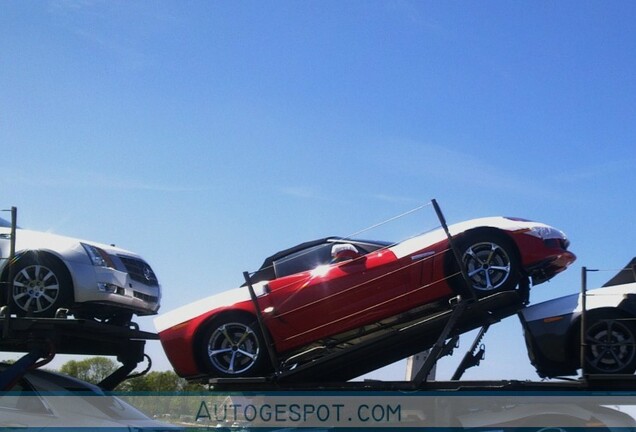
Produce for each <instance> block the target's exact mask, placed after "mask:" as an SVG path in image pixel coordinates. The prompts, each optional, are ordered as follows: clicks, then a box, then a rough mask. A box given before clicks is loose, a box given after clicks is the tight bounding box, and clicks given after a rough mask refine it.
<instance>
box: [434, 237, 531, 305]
mask: <svg viewBox="0 0 636 432" xmlns="http://www.w3.org/2000/svg"><path fill="white" fill-rule="evenodd" d="M471 236H488V237H491V238H493V240H497V239H498V240H500V241H501V242H504V243H505V245H506V246H508V247H509V250H510V252H511V254H512V255H513V256H511V257H510V258H511V259H512V260H515V261H516V262H517V263H518V266H517V267H518V269H517V272H518V276H519V278H520V279H521V278H527V277H528V275H527V274H526V272H525V271H524V268H523V265H522V264H521V252H520V250H519V245H517V243H516V242H515V241H514V239H513V238H512V236H510V234H508V233H507V232H506V231H505V230H502V229H500V228H496V227H491V226H480V227H475V228H471V229H468V230H466V231H463V232H461V233H459V234H456V235H454V236H453V237H452V241H453V245H454V246H455V247H456V248H461V245H462V243H463V242H465V241H467V240H469V239H470V238H471ZM459 253H461V252H459ZM457 265H458V263H457V261H456V259H455V254H454V253H453V251H452V250H451V249H450V248H449V250H447V251H446V253H445V258H444V272H445V274H447V275H449V274H453V273H455V272H457V271H458V270H457ZM461 278H462V277H461V275H458V276H456V277H454V278H453V279H452V280H451V281H450V282H449V283H450V284H451V286H454V289H455V290H457V291H458V292H460V293H461V292H462V290H463V289H464V288H463V287H464V283H463V282H458V281H459V280H460V279H461Z"/></svg>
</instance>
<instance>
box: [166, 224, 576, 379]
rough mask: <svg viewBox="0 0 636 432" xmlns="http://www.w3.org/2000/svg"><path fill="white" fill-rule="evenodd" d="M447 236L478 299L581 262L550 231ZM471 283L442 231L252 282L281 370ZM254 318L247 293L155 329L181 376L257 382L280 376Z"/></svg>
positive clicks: (296, 257)
mask: <svg viewBox="0 0 636 432" xmlns="http://www.w3.org/2000/svg"><path fill="white" fill-rule="evenodd" d="M449 230H450V233H451V235H452V238H453V244H454V245H455V249H456V250H457V251H458V252H459V256H460V257H461V260H462V261H463V265H464V267H465V270H466V276H467V277H468V279H470V283H471V285H472V289H473V292H474V293H476V296H477V297H485V296H488V295H491V294H494V293H498V292H501V291H507V290H513V289H515V288H516V287H517V285H518V284H519V282H520V281H521V280H522V279H528V278H529V279H530V280H531V281H532V283H533V284H534V285H536V284H540V283H542V282H545V281H546V280H548V279H550V278H552V277H553V276H555V275H556V274H557V273H559V272H561V271H563V270H565V269H566V268H567V267H568V265H570V264H571V263H572V262H573V261H574V260H575V259H576V257H575V255H574V254H573V253H571V252H569V251H568V250H567V249H568V245H569V241H568V240H567V238H566V236H565V235H564V234H563V233H562V232H561V231H559V230H557V229H555V228H552V227H550V226H548V225H545V224H542V223H536V222H530V221H527V220H524V219H518V218H505V217H491V218H483V219H475V220H470V221H467V222H462V223H459V224H455V225H451V226H450V227H449ZM465 281H466V279H465V278H463V277H462V274H461V271H460V270H459V265H458V263H457V260H456V259H455V255H454V254H453V253H452V251H451V250H450V248H449V241H448V238H447V236H446V233H445V232H444V230H442V229H441V228H440V229H437V230H434V231H430V232H428V233H425V234H422V235H419V236H417V237H413V238H410V239H408V240H406V241H403V242H401V243H397V244H391V243H387V242H378V241H364V240H351V239H344V238H338V237H328V238H324V239H320V240H316V241H311V242H306V243H303V244H300V245H297V246H295V247H292V248H289V249H286V250H284V251H281V252H278V253H276V254H274V255H272V256H271V257H269V258H267V259H266V260H265V262H264V263H263V265H262V266H261V268H260V269H259V270H258V271H256V272H255V273H253V274H251V275H250V284H251V285H252V286H253V289H254V292H255V294H256V296H257V303H258V307H259V309H260V311H261V315H262V322H263V325H264V327H265V329H266V331H267V335H266V336H267V338H268V339H269V340H270V341H271V343H272V346H273V349H274V352H275V353H276V357H277V358H278V359H279V360H282V361H284V360H285V359H299V358H302V355H301V354H300V353H303V352H307V351H312V350H315V349H316V347H318V346H321V345H323V346H328V345H329V344H330V343H333V340H339V341H342V340H343V335H344V337H349V336H350V337H351V338H354V337H357V336H356V335H357V334H358V333H359V332H360V331H361V330H362V329H363V330H364V331H365V332H368V331H372V330H369V329H370V328H371V329H372V328H373V324H374V323H379V322H381V321H383V320H387V319H389V318H395V317H400V316H401V315H402V314H406V313H412V312H413V311H416V312H418V311H419V313H422V312H421V311H422V309H423V308H425V307H426V306H427V305H432V304H434V303H435V304H442V305H443V307H444V308H448V307H449V306H448V302H447V300H448V299H449V298H451V297H454V296H457V295H458V293H460V294H461V293H466V291H467V289H466V285H467V283H466V282H465ZM255 311H256V310H255V305H254V302H253V301H252V299H251V297H250V293H249V290H248V288H247V287H246V286H243V287H240V288H237V289H234V290H230V291H226V292H222V293H219V294H216V295H213V296H211V297H208V298H205V299H202V300H199V301H197V302H194V303H192V304H189V305H186V306H183V307H181V308H178V309H176V310H173V311H171V312H168V313H166V314H163V315H161V316H159V317H157V318H156V319H155V326H156V328H157V331H158V332H159V337H160V339H161V343H162V345H163V348H164V350H165V352H166V354H167V356H168V358H169V360H170V362H171V363H172V366H173V367H174V369H175V371H176V372H177V373H178V374H179V375H180V376H183V377H189V378H194V377H197V376H203V375H205V376H214V377H245V376H259V375H264V374H268V373H271V372H273V370H274V368H273V366H272V365H271V361H270V356H269V355H268V350H267V347H266V345H265V338H264V337H263V334H262V332H261V330H260V329H261V326H259V324H258V322H257V314H256V312H255ZM347 335H348V336H347ZM289 363H290V364H291V362H289ZM290 367H293V366H290Z"/></svg>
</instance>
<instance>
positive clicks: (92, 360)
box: [60, 357, 118, 384]
mask: <svg viewBox="0 0 636 432" xmlns="http://www.w3.org/2000/svg"><path fill="white" fill-rule="evenodd" d="M117 367H118V366H117V364H116V363H115V362H114V361H113V360H111V359H109V358H107V357H89V358H87V359H84V360H79V361H76V360H70V361H68V362H66V363H64V364H63V365H62V367H61V368H60V372H62V373H64V374H66V375H70V376H74V377H75V378H79V379H81V380H82V381H87V382H89V383H93V384H97V383H99V382H100V381H101V380H103V379H104V378H106V377H107V376H108V375H110V374H111V373H113V372H114V371H115V370H116V369H117Z"/></svg>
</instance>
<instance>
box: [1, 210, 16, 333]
mask: <svg viewBox="0 0 636 432" xmlns="http://www.w3.org/2000/svg"><path fill="white" fill-rule="evenodd" d="M17 220H18V209H17V207H11V238H10V239H9V257H8V261H7V262H8V264H7V270H8V277H7V285H6V287H5V289H4V292H0V300H3V301H5V302H6V305H5V306H6V308H5V309H4V314H5V318H6V320H5V321H4V325H3V328H2V336H3V337H5V338H6V337H7V336H8V335H9V322H10V319H9V318H10V317H11V301H10V299H11V291H12V290H13V269H14V261H15V236H16V231H17Z"/></svg>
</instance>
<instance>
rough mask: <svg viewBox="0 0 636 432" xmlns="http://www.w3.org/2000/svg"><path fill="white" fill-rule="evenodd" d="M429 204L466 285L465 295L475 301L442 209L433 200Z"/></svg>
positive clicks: (475, 297)
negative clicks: (444, 234) (433, 210)
mask: <svg viewBox="0 0 636 432" xmlns="http://www.w3.org/2000/svg"><path fill="white" fill-rule="evenodd" d="M431 203H432V204H433V208H434V209H435V213H436V214H437V218H438V219H439V222H440V224H441V225H442V228H443V229H444V232H445V233H446V237H448V246H449V247H450V250H451V251H452V252H453V255H454V256H455V260H456V261H457V265H458V266H459V271H460V272H461V274H462V278H463V279H464V282H465V283H466V289H467V293H468V294H469V295H470V297H471V299H472V300H476V299H477V296H476V295H475V291H474V290H473V286H472V282H471V281H470V277H468V272H467V271H466V266H464V263H463V261H462V257H461V255H460V254H459V251H458V250H457V248H456V247H455V242H454V240H453V236H452V235H451V233H450V231H449V230H448V225H447V224H446V218H444V214H443V213H442V209H441V208H440V207H439V205H438V204H437V201H436V200H435V199H434V198H433V199H432V200H431Z"/></svg>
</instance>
